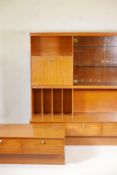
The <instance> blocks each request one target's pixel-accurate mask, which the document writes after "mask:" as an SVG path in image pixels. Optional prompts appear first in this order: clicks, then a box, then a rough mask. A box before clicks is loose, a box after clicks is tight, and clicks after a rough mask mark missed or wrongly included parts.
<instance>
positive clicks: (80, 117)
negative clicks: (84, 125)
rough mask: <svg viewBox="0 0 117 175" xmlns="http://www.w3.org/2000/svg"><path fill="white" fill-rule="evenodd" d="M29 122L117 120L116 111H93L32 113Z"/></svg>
mask: <svg viewBox="0 0 117 175" xmlns="http://www.w3.org/2000/svg"><path fill="white" fill-rule="evenodd" d="M31 122H35V123H36V122H55V123H56V122H63V123H66V122H117V113H114V112H111V113H109V112H107V113H106V112H102V113H100V112H95V113H93V112H92V113H89V112H85V113H74V114H73V116H72V115H63V116H62V115H53V117H52V116H51V115H44V117H43V118H41V117H40V116H39V115H33V116H32V120H31Z"/></svg>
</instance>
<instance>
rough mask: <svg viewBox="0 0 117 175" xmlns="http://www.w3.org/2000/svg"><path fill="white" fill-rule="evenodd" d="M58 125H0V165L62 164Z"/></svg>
mask: <svg viewBox="0 0 117 175" xmlns="http://www.w3.org/2000/svg"><path fill="white" fill-rule="evenodd" d="M64 136H65V133H64V128H63V127H62V126H60V125H59V124H55V125H50V124H40V125H38V124H35V125H0V163H31V164H33V163H37V164H38V163H44V164H63V163H64Z"/></svg>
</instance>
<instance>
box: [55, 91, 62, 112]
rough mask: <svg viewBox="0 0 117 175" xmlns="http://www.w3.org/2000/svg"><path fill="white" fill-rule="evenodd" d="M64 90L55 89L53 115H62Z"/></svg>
mask: <svg viewBox="0 0 117 175" xmlns="http://www.w3.org/2000/svg"><path fill="white" fill-rule="evenodd" d="M62 103H63V102H62V89H53V113H54V114H59V113H61V114H62Z"/></svg>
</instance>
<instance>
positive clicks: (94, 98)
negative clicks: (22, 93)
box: [31, 33, 117, 144]
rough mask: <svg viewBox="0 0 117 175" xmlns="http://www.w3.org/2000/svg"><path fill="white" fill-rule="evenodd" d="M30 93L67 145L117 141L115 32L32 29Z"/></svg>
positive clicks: (37, 117) (41, 116)
mask: <svg viewBox="0 0 117 175" xmlns="http://www.w3.org/2000/svg"><path fill="white" fill-rule="evenodd" d="M31 94H32V119H31V122H32V123H61V124H63V123H64V126H65V133H66V144H117V137H116V136H117V33H31Z"/></svg>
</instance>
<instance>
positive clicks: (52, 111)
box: [51, 89, 54, 117]
mask: <svg viewBox="0 0 117 175" xmlns="http://www.w3.org/2000/svg"><path fill="white" fill-rule="evenodd" d="M53 97H54V96H53V89H51V116H52V117H53V116H54V115H53V113H54V110H53V106H54V104H53V101H54V100H53Z"/></svg>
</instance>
